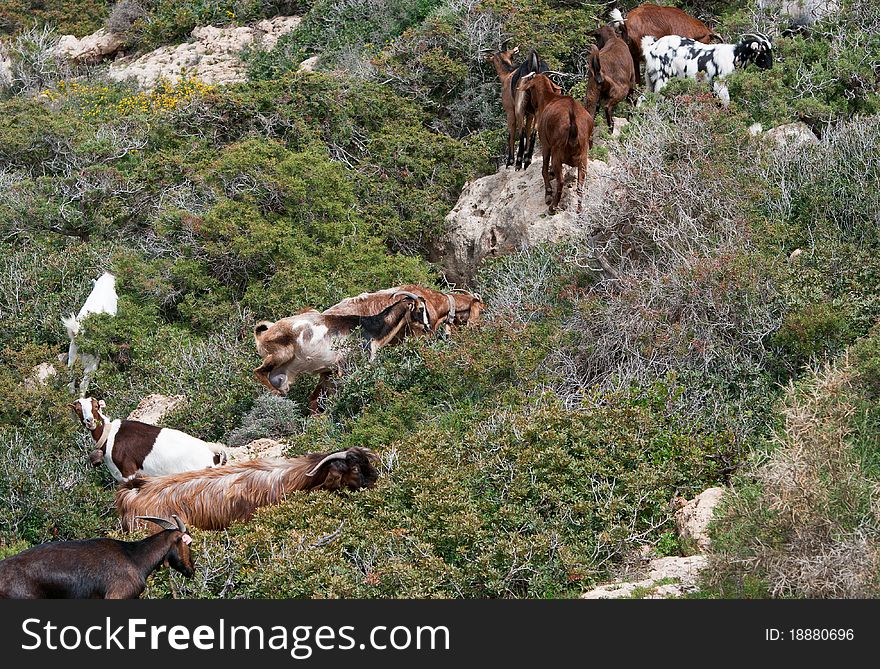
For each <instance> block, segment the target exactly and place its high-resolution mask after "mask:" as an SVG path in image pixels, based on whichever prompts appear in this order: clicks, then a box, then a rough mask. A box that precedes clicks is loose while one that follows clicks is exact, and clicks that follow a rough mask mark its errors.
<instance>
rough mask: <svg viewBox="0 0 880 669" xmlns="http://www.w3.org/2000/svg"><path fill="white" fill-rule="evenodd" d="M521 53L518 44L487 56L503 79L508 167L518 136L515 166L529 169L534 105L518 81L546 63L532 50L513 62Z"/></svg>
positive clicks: (502, 98) (511, 161) (533, 137)
mask: <svg viewBox="0 0 880 669" xmlns="http://www.w3.org/2000/svg"><path fill="white" fill-rule="evenodd" d="M517 53H519V47H516V48H514V49H510V50H509V51H498V52H497V53H494V54H490V55H488V56H487V57H486V59H487V60H488V61H489V62H490V63H492V65H493V66H494V67H495V72H496V73H497V74H498V78H499V79H500V80H501V106H502V107H504V113H505V114H506V115H507V167H510V166H511V165H513V164H514V147H515V146H516V143H517V137H518V138H519V148H518V149H517V150H516V154H515V160H516V163H515V164H516V169H520V168H526V167H528V166H529V165H531V163H532V155H533V153H534V151H535V137H536V135H537V133H536V132H535V112H536V110H535V107H534V104H533V103H532V102H531V101H530V100H529V98H528V96H527V95H525V94H523V93H522V92H520V90H519V82H520V79H522V77H524V76H527V75H528V74H529V73H532V72H546V71H547V70H548V67H547V63H545V62H544V60H543V59H542V58H541V57H540V56H539V55H538V52H537V51H534V50H533V51H531V52H530V53H529V56H528V58H526V59H525V61H523V62H522V63H520V64H519V65H514V64H513V57H514V56H515V55H516V54H517Z"/></svg>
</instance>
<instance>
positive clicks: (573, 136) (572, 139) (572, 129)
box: [568, 104, 578, 147]
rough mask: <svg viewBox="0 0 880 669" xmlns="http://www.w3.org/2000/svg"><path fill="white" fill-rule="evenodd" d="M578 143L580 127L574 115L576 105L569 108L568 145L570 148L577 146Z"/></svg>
mask: <svg viewBox="0 0 880 669" xmlns="http://www.w3.org/2000/svg"><path fill="white" fill-rule="evenodd" d="M577 143H578V126H577V118H575V115H574V105H573V104H572V105H569V107H568V145H569V146H570V147H575V146H577Z"/></svg>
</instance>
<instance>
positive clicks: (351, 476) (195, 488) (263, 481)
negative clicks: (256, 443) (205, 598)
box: [116, 448, 378, 530]
mask: <svg viewBox="0 0 880 669" xmlns="http://www.w3.org/2000/svg"><path fill="white" fill-rule="evenodd" d="M375 460H376V456H375V455H373V453H371V452H370V451H368V450H366V449H363V448H349V449H348V450H346V451H339V452H338V453H331V454H325V453H310V454H307V455H302V456H300V457H298V458H293V459H290V460H284V459H259V460H248V461H246V462H235V463H232V464H229V465H226V466H225V467H217V468H215V469H206V470H203V471H200V472H187V473H185V474H174V475H171V476H159V477H155V478H146V479H134V480H133V481H130V482H128V483H127V484H125V485H124V486H122V487H121V488H120V489H119V490H117V491H116V508H117V510H118V511H119V516H120V517H121V518H122V525H123V527H125V528H128V529H133V528H134V527H135V525H136V524H137V521H138V519H139V517H141V516H144V515H148V514H149V515H153V514H156V515H159V514H162V515H168V514H171V513H173V514H176V515H178V516H180V517H181V518H183V519H184V520H185V521H186V522H187V523H189V524H190V525H192V526H193V527H198V528H201V529H203V530H222V529H225V528H227V527H229V526H230V525H231V524H232V523H234V522H236V521H247V520H250V518H251V517H252V516H253V515H254V513H255V512H256V510H257V509H258V508H260V507H263V506H269V505H271V504H279V503H281V502H283V501H284V499H285V498H286V497H287V495H288V494H290V493H292V492H296V491H308V490H342V489H348V490H358V489H360V488H369V487H371V486H372V485H373V484H374V483H375V482H376V479H377V477H378V474H377V472H376V467H375Z"/></svg>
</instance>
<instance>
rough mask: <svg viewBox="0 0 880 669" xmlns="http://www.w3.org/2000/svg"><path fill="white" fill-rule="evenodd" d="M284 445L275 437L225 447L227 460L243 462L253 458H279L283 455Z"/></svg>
mask: <svg viewBox="0 0 880 669" xmlns="http://www.w3.org/2000/svg"><path fill="white" fill-rule="evenodd" d="M284 448H285V445H284V444H283V443H282V442H280V441H276V440H275V439H268V438H264V439H255V440H254V441H252V442H250V443H249V444H245V445H244V446H238V447H236V448H227V449H226V452H227V454H228V455H229V462H243V461H245V460H253V459H255V458H280V457H283V455H284Z"/></svg>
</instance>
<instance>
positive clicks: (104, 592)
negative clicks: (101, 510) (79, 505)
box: [0, 516, 193, 599]
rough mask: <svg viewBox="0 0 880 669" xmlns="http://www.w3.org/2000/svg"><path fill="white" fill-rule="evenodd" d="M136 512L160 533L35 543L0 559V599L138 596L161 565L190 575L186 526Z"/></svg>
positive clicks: (124, 597)
mask: <svg viewBox="0 0 880 669" xmlns="http://www.w3.org/2000/svg"><path fill="white" fill-rule="evenodd" d="M172 518H173V519H174V522H172V521H170V520H165V519H164V518H153V517H149V516H141V517H140V518H139V520H141V521H149V522H152V523H156V524H157V525H158V526H159V527H160V528H162V531H160V532H158V533H157V534H153V535H152V536H149V537H147V538H146V539H142V540H141V541H118V540H116V539H80V540H78V541H52V542H49V543H46V544H40V545H39V546H34V547H33V548H29V549H27V550H26V551H22V552H21V553H19V554H17V555H13V556H12V557H9V558H6V559H5V560H3V561H2V562H0V598H3V599H137V598H138V597H140V596H141V593H142V592H143V591H144V588H146V587H147V577H148V576H149V575H150V574H152V573H153V572H154V571H156V570H157V569H158V568H159V567H161V566H162V565H165V566H170V567H172V568H173V569H176V570H177V571H179V572H180V573H181V574H183V575H184V576H186V577H190V576H192V575H193V561H192V555H191V554H190V550H189V544H190V543H191V542H192V538H191V537H190V536H189V533H188V532H187V530H186V525H185V524H184V523H183V522H182V521H181V520H180V518H178V517H176V516H172Z"/></svg>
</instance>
